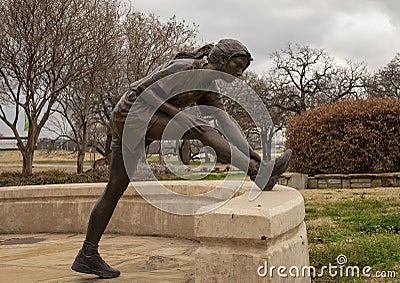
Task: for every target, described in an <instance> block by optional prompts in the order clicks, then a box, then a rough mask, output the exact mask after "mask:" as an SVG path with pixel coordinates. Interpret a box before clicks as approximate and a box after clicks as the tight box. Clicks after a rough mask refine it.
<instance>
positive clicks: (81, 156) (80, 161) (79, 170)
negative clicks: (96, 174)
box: [76, 147, 86, 174]
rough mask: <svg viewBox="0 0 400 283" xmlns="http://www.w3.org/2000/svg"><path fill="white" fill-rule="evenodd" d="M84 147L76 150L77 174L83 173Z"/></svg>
mask: <svg viewBox="0 0 400 283" xmlns="http://www.w3.org/2000/svg"><path fill="white" fill-rule="evenodd" d="M85 149H86V147H81V148H80V149H79V150H78V157H77V159H76V172H77V173H78V174H81V173H83V162H84V161H85V151H86V150H85Z"/></svg>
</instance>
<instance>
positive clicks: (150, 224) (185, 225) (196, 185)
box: [0, 181, 310, 282]
mask: <svg viewBox="0 0 400 283" xmlns="http://www.w3.org/2000/svg"><path fill="white" fill-rule="evenodd" d="M218 182H220V181H195V182H190V181H179V182H177V181H168V182H162V184H163V185H165V186H166V187H169V188H171V189H173V190H174V191H176V192H180V193H188V192H189V193H191V194H200V193H204V192H206V191H209V190H211V189H213V188H214V187H215V186H217V184H218ZM252 185H253V183H252V182H245V183H244V184H243V185H242V187H241V189H240V192H239V193H237V194H236V197H234V198H233V199H231V200H230V201H229V202H227V203H226V204H224V205H223V206H221V207H219V208H218V209H216V210H213V211H211V212H207V213H204V214H196V215H186V216H185V215H175V214H171V213H167V212H164V211H161V210H159V209H157V208H155V207H154V206H152V205H150V204H149V203H147V202H146V201H145V200H144V199H143V198H142V197H141V196H140V195H139V194H138V193H137V192H136V191H135V189H134V188H133V186H131V187H130V188H128V190H127V191H126V193H125V194H124V196H123V198H122V199H121V201H120V203H119V204H118V206H117V209H116V211H115V214H114V215H113V218H112V219H111V222H110V225H109V227H108V228H107V232H108V233H124V234H132V235H158V236H174V237H180V238H186V239H193V240H197V241H199V242H200V247H199V249H198V250H197V252H196V267H195V268H196V282H310V278H304V277H300V278H290V277H289V278H279V277H277V276H276V274H275V276H274V277H273V278H271V277H269V276H266V277H260V276H259V275H258V273H257V269H258V268H259V267H260V266H263V265H264V264H265V263H267V264H268V266H272V265H274V266H286V267H288V268H289V267H290V266H298V267H299V268H301V267H302V266H305V265H308V243H307V233H306V228H305V224H304V202H303V198H302V196H301V195H300V194H299V193H298V192H297V191H296V190H294V189H291V188H288V187H283V186H276V187H275V188H274V190H273V191H270V192H263V193H262V194H261V195H260V197H258V198H257V199H256V200H254V201H249V200H248V191H249V189H250V188H251V186H252ZM141 186H149V189H150V188H151V186H152V183H151V182H148V183H141ZM104 187H105V184H98V183H97V184H69V185H46V186H27V187H7V188H1V189H0V214H1V215H2V217H1V218H0V233H41V232H43V233H54V232H60V233H70V232H77V233H83V232H85V230H86V225H87V221H88V217H89V214H90V211H91V209H92V207H93V205H94V203H95V201H96V200H97V198H98V196H99V195H100V194H101V193H102V191H103V189H104ZM185 205H188V204H185Z"/></svg>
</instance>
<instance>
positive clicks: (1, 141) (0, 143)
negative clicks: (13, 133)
mask: <svg viewBox="0 0 400 283" xmlns="http://www.w3.org/2000/svg"><path fill="white" fill-rule="evenodd" d="M22 139H23V140H26V137H22ZM17 149H18V146H17V139H16V138H15V137H0V150H17Z"/></svg>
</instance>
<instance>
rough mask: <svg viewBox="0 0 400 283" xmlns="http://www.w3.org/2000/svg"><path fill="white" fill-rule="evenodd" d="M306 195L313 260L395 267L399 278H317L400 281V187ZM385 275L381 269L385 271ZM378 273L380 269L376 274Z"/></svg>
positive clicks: (322, 263)
mask: <svg viewBox="0 0 400 283" xmlns="http://www.w3.org/2000/svg"><path fill="white" fill-rule="evenodd" d="M301 193H302V195H303V196H304V200H305V207H306V219H305V222H306V225H307V232H308V241H309V247H310V265H311V266H314V267H316V269H317V271H318V270H320V268H321V267H322V266H329V264H331V265H338V264H337V261H336V258H337V257H338V256H339V255H345V256H346V257H347V264H346V265H344V268H345V267H346V266H358V267H359V268H360V270H362V268H363V267H364V266H370V267H372V269H371V271H370V272H369V274H371V277H373V276H375V273H376V272H377V271H385V272H388V271H395V273H396V278H385V279H383V278H365V277H363V278H361V277H360V278H349V277H347V278H346V277H342V278H340V277H335V278H332V277H331V276H329V273H328V271H327V272H325V274H326V275H325V277H323V278H315V279H313V282H324V283H328V282H332V283H334V282H335V283H336V282H338V283H339V282H400V188H374V189H352V190H350V189H348V190H337V189H325V190H303V191H301ZM381 274H383V273H381ZM378 275H379V274H378ZM389 275H390V276H392V277H393V274H388V273H387V276H389Z"/></svg>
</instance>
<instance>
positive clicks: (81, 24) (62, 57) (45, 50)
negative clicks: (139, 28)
mask: <svg viewBox="0 0 400 283" xmlns="http://www.w3.org/2000/svg"><path fill="white" fill-rule="evenodd" d="M96 5H97V2H96V1H84V0H48V1H43V0H3V1H1V2H0V18H1V27H2V31H1V42H0V52H1V53H0V58H1V59H0V64H1V65H0V99H1V102H2V104H1V106H0V119H1V120H2V121H3V122H4V123H5V124H6V125H7V126H8V127H9V128H10V129H11V130H12V132H13V134H14V136H15V137H16V139H17V144H18V148H19V150H20V151H21V153H22V156H23V168H22V173H23V175H29V174H31V173H32V162H33V155H34V150H35V144H36V141H37V139H38V137H39V134H40V132H41V130H42V128H43V126H44V125H45V123H46V121H47V120H48V118H49V116H50V114H52V108H53V106H54V103H55V102H56V100H57V98H58V96H59V94H60V93H61V92H62V91H63V90H65V89H66V88H67V87H68V86H70V85H71V83H72V82H74V81H77V80H79V79H81V78H83V77H85V76H86V75H87V74H89V73H90V72H92V71H93V70H92V69H93V65H91V64H90V65H88V64H87V58H95V57H96V56H95V54H97V50H96V48H95V47H96V46H98V45H97V43H98V41H97V38H96V35H95V34H94V33H92V32H91V30H92V28H93V24H92V21H93V20H94V18H93V14H92V11H93V10H94V9H95V7H96ZM6 108H10V109H13V110H14V113H13V115H7V114H6ZM22 112H25V113H26V115H27V118H28V121H29V130H28V138H27V140H26V142H23V141H22V139H21V136H20V133H19V132H18V130H17V122H18V119H19V118H20V113H22Z"/></svg>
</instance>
